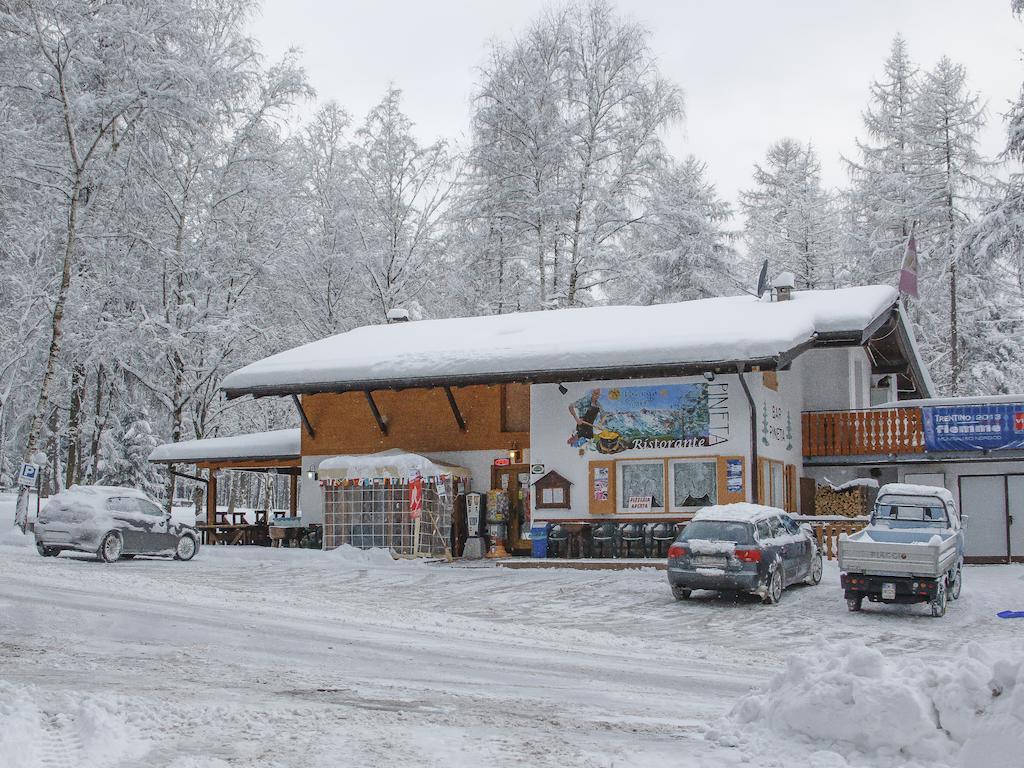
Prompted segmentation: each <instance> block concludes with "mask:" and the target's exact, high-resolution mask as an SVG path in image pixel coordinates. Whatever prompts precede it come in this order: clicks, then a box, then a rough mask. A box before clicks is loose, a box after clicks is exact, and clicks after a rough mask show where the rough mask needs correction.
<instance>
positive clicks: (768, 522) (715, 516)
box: [668, 503, 822, 603]
mask: <svg viewBox="0 0 1024 768" xmlns="http://www.w3.org/2000/svg"><path fill="white" fill-rule="evenodd" d="M821 570H822V562H821V551H820V550H819V549H818V543H817V541H816V540H815V538H814V535H813V534H812V533H811V530H810V528H809V527H806V526H805V527H801V526H799V525H797V523H796V521H795V520H793V518H791V517H790V516H789V515H787V514H786V513H785V512H783V511H782V510H780V509H776V508H774V507H765V506H761V505H759V504H747V503H739V504H723V505H718V506H712V507H707V508H705V509H703V510H701V511H700V512H698V513H697V514H696V515H694V517H693V520H691V521H690V522H689V523H688V524H687V526H686V528H684V529H683V532H682V533H680V534H679V536H678V537H677V538H676V540H675V542H674V543H673V544H672V546H671V547H669V550H668V583H669V584H670V585H671V587H672V594H673V595H674V596H675V598H676V599H677V600H685V599H687V598H689V597H690V593H691V591H692V590H694V589H711V590H716V591H720V592H724V591H731V592H749V593H751V594H756V595H760V597H761V598H762V599H763V600H764V601H765V602H766V603H777V602H779V600H780V599H781V598H782V590H784V589H785V588H786V587H788V586H790V585H792V584H797V583H799V582H802V581H804V582H807V583H808V584H818V583H819V582H820V581H821Z"/></svg>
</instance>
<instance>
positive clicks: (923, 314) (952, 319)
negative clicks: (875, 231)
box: [913, 56, 986, 395]
mask: <svg viewBox="0 0 1024 768" xmlns="http://www.w3.org/2000/svg"><path fill="white" fill-rule="evenodd" d="M913 123H914V137H915V138H914V140H915V142H916V144H917V150H916V152H915V158H914V176H915V178H916V183H917V185H918V188H919V192H920V207H919V208H918V215H919V216H920V219H919V221H920V224H919V225H918V228H917V233H916V234H917V239H918V248H919V251H920V252H922V259H921V267H922V272H923V280H922V283H923V286H922V296H921V299H922V300H921V301H920V302H919V303H918V304H917V322H918V323H919V325H920V328H921V331H922V335H923V338H924V340H925V348H926V350H927V356H928V358H929V360H928V362H929V365H930V367H931V370H932V374H933V375H934V376H935V377H936V379H937V381H938V382H939V386H940V387H941V388H942V390H943V391H945V392H947V393H949V394H951V395H957V394H960V393H961V392H962V386H963V372H964V361H965V358H966V359H969V358H970V357H971V356H972V354H973V350H972V349H971V348H970V347H971V345H973V343H975V341H976V339H972V338H971V337H970V336H969V335H966V336H965V335H964V334H963V333H962V332H961V328H960V323H961V316H962V315H964V314H968V315H969V314H970V313H971V312H972V311H974V309H975V306H976V301H975V302H971V303H970V304H969V305H967V306H961V298H962V297H961V291H962V286H961V283H962V284H963V287H967V288H968V293H967V295H971V296H974V297H976V300H983V296H982V292H981V281H982V280H983V279H984V276H983V275H982V274H981V273H979V272H978V270H977V269H976V263H973V262H968V261H963V262H961V261H960V258H959V255H960V249H959V244H960V238H961V237H962V235H963V234H964V230H965V228H966V226H967V224H968V223H969V222H970V220H971V218H972V217H973V216H974V215H976V213H977V209H978V204H979V201H980V196H981V195H982V194H983V192H984V190H985V187H986V182H985V179H984V178H983V174H984V171H985V165H986V164H985V163H984V162H983V160H982V158H981V156H980V155H979V154H978V149H977V139H978V131H979V130H980V129H981V127H982V125H983V124H984V109H983V107H982V105H981V102H980V99H979V97H978V96H977V94H974V93H972V92H970V91H969V90H968V87H967V74H966V71H965V70H964V67H963V66H962V65H960V64H956V63H954V62H953V61H951V60H950V59H949V58H948V57H946V56H943V57H942V58H941V59H940V60H939V62H938V64H936V66H935V68H934V69H932V70H930V71H928V72H926V73H925V74H924V76H923V78H922V80H921V84H920V89H919V91H918V94H917V98H916V100H915V104H914V110H913ZM940 292H942V293H944V294H945V300H944V301H943V300H940V298H939V296H940Z"/></svg>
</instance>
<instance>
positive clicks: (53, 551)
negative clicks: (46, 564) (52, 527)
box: [36, 541, 60, 557]
mask: <svg viewBox="0 0 1024 768" xmlns="http://www.w3.org/2000/svg"><path fill="white" fill-rule="evenodd" d="M36 552H38V553H39V554H40V555H42V556H43V557H56V556H57V555H59V554H60V550H59V549H57V548H56V547H46V546H43V543H42V542H41V541H37V542H36Z"/></svg>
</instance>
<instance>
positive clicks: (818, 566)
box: [807, 552, 823, 586]
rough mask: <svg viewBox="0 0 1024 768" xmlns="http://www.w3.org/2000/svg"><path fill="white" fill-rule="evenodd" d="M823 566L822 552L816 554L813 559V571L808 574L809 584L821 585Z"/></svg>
mask: <svg viewBox="0 0 1024 768" xmlns="http://www.w3.org/2000/svg"><path fill="white" fill-rule="evenodd" d="M822 568H823V565H822V562H821V552H815V553H814V557H812V558H811V570H810V571H809V572H808V574H807V583H808V584H811V585H812V586H813V585H814V584H821V571H822Z"/></svg>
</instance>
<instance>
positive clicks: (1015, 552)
mask: <svg viewBox="0 0 1024 768" xmlns="http://www.w3.org/2000/svg"><path fill="white" fill-rule="evenodd" d="M1006 489H1007V491H1008V492H1009V502H1010V504H1009V507H1010V555H1011V556H1012V557H1013V559H1014V560H1024V475H1010V476H1009V477H1007V478H1006Z"/></svg>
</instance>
